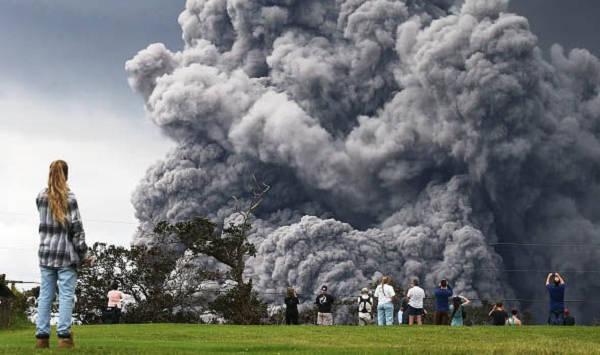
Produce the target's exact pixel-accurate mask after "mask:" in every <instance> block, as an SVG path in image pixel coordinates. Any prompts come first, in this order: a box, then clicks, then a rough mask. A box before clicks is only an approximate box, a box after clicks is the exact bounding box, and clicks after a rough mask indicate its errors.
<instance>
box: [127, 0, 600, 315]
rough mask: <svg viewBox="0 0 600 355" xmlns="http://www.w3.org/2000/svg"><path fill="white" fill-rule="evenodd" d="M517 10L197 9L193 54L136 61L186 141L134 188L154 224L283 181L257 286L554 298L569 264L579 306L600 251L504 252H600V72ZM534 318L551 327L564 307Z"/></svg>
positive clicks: (302, 1) (189, 33) (211, 210)
mask: <svg viewBox="0 0 600 355" xmlns="http://www.w3.org/2000/svg"><path fill="white" fill-rule="evenodd" d="M507 6H508V0H466V1H451V0H437V1H420V0H396V1H394V0H188V1H187V4H186V9H185V10H184V11H183V12H182V13H181V15H180V16H179V23H180V24H181V27H182V30H183V40H184V41H185V47H184V49H183V50H182V51H181V52H175V53H174V52H171V51H169V50H168V49H167V48H165V46H164V45H162V44H152V45H150V46H149V47H148V48H147V49H144V50H142V51H140V52H139V53H138V54H137V55H136V56H135V58H133V59H132V60H130V61H128V62H127V63H126V69H127V71H128V73H129V76H130V77H129V82H130V85H131V87H132V89H133V90H134V91H136V92H138V93H139V94H140V95H142V96H143V97H144V99H145V108H146V111H147V115H148V117H149V118H150V119H151V120H152V121H153V122H154V123H155V124H156V125H157V126H159V127H160V128H161V130H162V131H163V132H164V134H165V135H167V136H168V137H170V138H171V139H173V140H175V141H176V142H177V143H178V145H177V147H176V148H174V149H173V150H172V151H171V152H169V153H168V154H167V156H166V157H165V158H164V159H163V160H162V161H160V162H158V163H157V164H155V165H154V166H152V167H150V168H149V169H148V171H147V174H146V176H145V177H144V178H143V179H142V181H141V182H140V184H139V186H138V187H137V189H136V191H135V192H134V194H133V197H132V202H133V204H134V206H135V209H136V213H137V218H138V219H139V220H140V222H141V227H142V228H149V229H151V228H152V223H153V222H155V221H159V220H164V219H167V220H169V221H172V222H176V221H184V220H187V219H190V218H192V217H194V216H196V215H198V214H201V215H205V216H207V217H209V218H211V219H213V220H215V221H223V220H227V219H228V218H231V215H232V213H233V211H234V204H233V201H232V199H231V196H232V195H236V196H245V195H247V188H246V186H247V184H248V182H249V181H250V179H251V176H252V174H255V175H256V176H257V177H258V178H259V179H260V180H261V181H264V182H266V183H268V184H269V185H271V186H272V189H271V191H269V193H268V196H267V199H266V200H265V201H264V203H263V204H262V205H261V206H260V208H259V210H258V211H257V214H256V216H255V217H256V219H255V220H254V221H253V226H254V229H253V231H252V241H253V242H254V243H255V244H256V245H257V247H258V249H259V253H258V256H257V257H256V258H251V259H250V260H249V261H248V264H247V266H248V268H247V270H246V275H247V276H248V277H252V278H253V280H254V283H255V285H256V286H257V289H258V290H259V291H265V292H283V290H284V288H285V287H286V286H289V285H292V286H294V287H296V289H297V290H298V292H299V293H316V292H317V291H318V289H319V287H320V286H321V285H322V284H327V285H328V286H329V289H330V291H331V293H333V294H334V295H335V294H340V295H348V294H358V292H359V290H360V289H361V288H362V287H364V286H366V285H367V284H368V283H369V282H373V281H379V280H380V278H381V276H382V275H389V276H391V277H392V279H393V280H394V281H396V282H398V283H400V284H402V285H407V284H408V282H409V279H410V278H414V277H416V278H419V279H420V280H421V284H422V285H424V287H425V289H426V291H429V294H431V291H432V290H433V287H434V286H435V285H436V284H437V282H438V281H439V279H441V278H448V279H449V280H451V282H452V284H453V285H454V286H455V289H456V292H457V293H461V294H464V295H467V296H470V297H474V298H490V299H492V300H495V299H513V298H520V299H525V300H546V299H547V294H546V291H545V289H544V284H545V279H546V276H547V274H548V273H549V272H551V271H555V270H559V271H561V272H562V275H563V277H564V278H565V279H566V281H567V284H568V286H567V299H592V298H593V297H594V296H595V293H594V292H593V291H592V290H594V289H597V288H598V287H599V286H600V279H599V278H597V277H594V274H593V273H581V272H576V271H582V270H598V269H600V267H599V266H598V262H597V260H598V259H599V257H600V252H599V250H600V248H581V247H551V246H546V247H544V246H527V245H525V246H524V245H521V246H511V245H504V246H502V245H494V244H495V243H518V244H548V245H550V244H552V245H554V244H562V245H565V244H568V245H600V241H599V240H598V232H599V222H600V207H598V204H597V201H600V186H599V180H600V144H599V141H598V136H599V134H600V96H599V93H600V90H599V88H600V62H599V60H598V59H597V58H596V57H594V56H593V55H591V54H590V53H589V52H588V51H586V50H580V49H577V50H573V51H571V52H570V53H565V52H564V50H563V49H562V48H561V47H560V46H558V45H555V46H554V47H553V48H552V49H551V52H550V54H549V55H547V56H544V55H543V54H542V52H541V50H540V49H539V48H538V47H537V39H536V36H535V35H534V34H533V33H531V31H530V29H529V24H528V22H527V19H525V18H524V17H521V16H518V15H515V14H510V13H507V12H506V11H507ZM145 238H148V237H144V236H138V237H137V240H136V242H138V243H143V242H147V240H146V239H145ZM506 270H531V271H530V272H507V271H506ZM538 270H539V271H538ZM282 294H283V293H282ZM509 305H511V306H512V305H515V306H516V305H518V304H517V303H515V302H513V303H510V304H509ZM520 306H521V307H522V308H530V309H532V310H533V311H534V313H535V315H536V319H537V321H538V322H544V321H545V317H546V308H547V302H532V303H529V302H521V303H520ZM568 307H569V308H571V310H572V313H573V310H575V312H576V313H577V309H579V313H578V314H579V316H580V318H583V317H584V314H583V310H584V309H585V310H586V312H588V313H587V314H590V313H589V310H590V309H593V310H595V311H598V310H599V309H598V308H599V307H598V306H597V305H596V306H594V305H593V304H592V305H590V304H568Z"/></svg>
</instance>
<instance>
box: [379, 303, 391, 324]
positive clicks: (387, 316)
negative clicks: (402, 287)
mask: <svg viewBox="0 0 600 355" xmlns="http://www.w3.org/2000/svg"><path fill="white" fill-rule="evenodd" d="M377 324H378V325H384V324H385V325H393V324H394V303H392V302H388V303H384V304H378V305H377Z"/></svg>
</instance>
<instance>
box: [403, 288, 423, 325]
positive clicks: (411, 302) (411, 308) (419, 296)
mask: <svg viewBox="0 0 600 355" xmlns="http://www.w3.org/2000/svg"><path fill="white" fill-rule="evenodd" d="M406 297H407V298H408V324H409V325H413V323H414V321H415V319H416V320H417V324H419V325H421V324H423V320H422V317H423V314H424V313H425V312H424V310H423V299H424V298H425V291H424V290H423V289H422V288H420V287H419V280H417V279H413V280H412V281H411V282H410V289H409V290H408V293H407V294H406Z"/></svg>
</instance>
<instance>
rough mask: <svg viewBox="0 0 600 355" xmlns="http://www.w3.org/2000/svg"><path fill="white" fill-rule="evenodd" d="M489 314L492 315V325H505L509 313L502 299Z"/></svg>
mask: <svg viewBox="0 0 600 355" xmlns="http://www.w3.org/2000/svg"><path fill="white" fill-rule="evenodd" d="M488 315H489V316H490V317H492V325H505V324H506V320H507V319H508V313H507V312H506V310H505V309H504V308H503V307H502V301H498V302H496V304H495V305H494V308H492V310H491V311H490V313H488Z"/></svg>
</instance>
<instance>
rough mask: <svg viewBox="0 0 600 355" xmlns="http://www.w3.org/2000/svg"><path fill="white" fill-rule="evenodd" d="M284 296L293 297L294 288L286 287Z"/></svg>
mask: <svg viewBox="0 0 600 355" xmlns="http://www.w3.org/2000/svg"><path fill="white" fill-rule="evenodd" d="M286 295H287V296H288V297H294V288H293V287H288V288H287V290H286Z"/></svg>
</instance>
